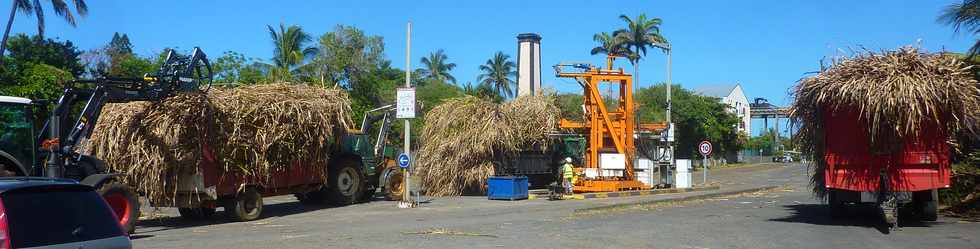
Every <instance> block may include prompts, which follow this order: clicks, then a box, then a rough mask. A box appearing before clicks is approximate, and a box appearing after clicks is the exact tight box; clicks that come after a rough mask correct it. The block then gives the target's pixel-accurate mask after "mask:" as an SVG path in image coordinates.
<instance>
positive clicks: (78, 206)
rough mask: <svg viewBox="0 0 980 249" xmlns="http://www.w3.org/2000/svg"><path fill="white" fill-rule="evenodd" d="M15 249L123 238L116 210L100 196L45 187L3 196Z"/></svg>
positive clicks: (75, 189) (76, 189) (87, 191)
mask: <svg viewBox="0 0 980 249" xmlns="http://www.w3.org/2000/svg"><path fill="white" fill-rule="evenodd" d="M2 201H3V206H4V208H5V209H6V215H7V222H8V223H9V224H10V225H9V229H10V230H9V232H10V238H11V241H10V242H11V243H10V244H11V246H13V247H14V248H23V247H36V246H46V245H54V244H64V243H72V242H79V241H89V240H96V239H104V238H110V237H115V236H121V235H122V231H121V230H120V229H119V225H117V224H116V220H115V217H114V216H112V210H110V209H109V206H108V205H106V204H105V201H103V200H102V197H100V196H99V194H97V193H95V191H92V190H91V189H90V188H84V187H79V186H43V187H31V188H23V189H17V190H13V191H8V192H5V193H4V194H3V198H2Z"/></svg>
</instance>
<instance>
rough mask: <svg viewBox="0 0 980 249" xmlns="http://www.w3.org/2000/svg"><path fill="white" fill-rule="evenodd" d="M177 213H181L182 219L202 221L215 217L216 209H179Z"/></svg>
mask: <svg viewBox="0 0 980 249" xmlns="http://www.w3.org/2000/svg"><path fill="white" fill-rule="evenodd" d="M177 212H178V213H180V217H181V218H184V219H188V220H202V219H209V218H211V217H212V216H214V212H215V211H214V208H207V207H198V208H178V209H177Z"/></svg>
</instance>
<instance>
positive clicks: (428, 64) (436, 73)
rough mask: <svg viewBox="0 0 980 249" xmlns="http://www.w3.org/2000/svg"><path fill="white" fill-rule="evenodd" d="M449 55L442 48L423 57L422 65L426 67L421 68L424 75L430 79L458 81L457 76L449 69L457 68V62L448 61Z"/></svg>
mask: <svg viewBox="0 0 980 249" xmlns="http://www.w3.org/2000/svg"><path fill="white" fill-rule="evenodd" d="M448 60H449V57H447V56H446V53H445V52H444V51H442V49H440V50H438V51H436V52H435V53H430V54H429V56H427V57H422V65H424V67H423V68H422V69H421V73H422V76H423V77H424V78H426V79H430V80H439V81H450V82H453V83H456V78H455V77H453V75H452V74H449V71H452V70H453V68H456V63H446V61H448Z"/></svg>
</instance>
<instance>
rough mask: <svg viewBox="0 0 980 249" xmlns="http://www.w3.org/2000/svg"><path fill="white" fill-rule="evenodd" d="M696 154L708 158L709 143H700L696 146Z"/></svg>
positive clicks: (706, 141) (709, 151)
mask: <svg viewBox="0 0 980 249" xmlns="http://www.w3.org/2000/svg"><path fill="white" fill-rule="evenodd" d="M698 152H701V155H702V156H710V155H711V142H708V140H705V141H701V143H700V144H698Z"/></svg>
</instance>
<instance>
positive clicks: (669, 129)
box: [666, 43, 674, 167]
mask: <svg viewBox="0 0 980 249" xmlns="http://www.w3.org/2000/svg"><path fill="white" fill-rule="evenodd" d="M666 45H667V133H668V136H673V134H671V133H673V130H674V123H672V121H671V120H670V111H671V108H672V106H671V103H670V94H671V91H670V87H671V85H672V84H674V83H672V82H671V81H670V73H671V68H670V66H671V65H670V64H671V53H672V52H673V48H672V47H671V46H670V43H667V44H666ZM667 147H670V166H671V167H673V166H674V143H673V142H672V141H671V142H668V144H667Z"/></svg>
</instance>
